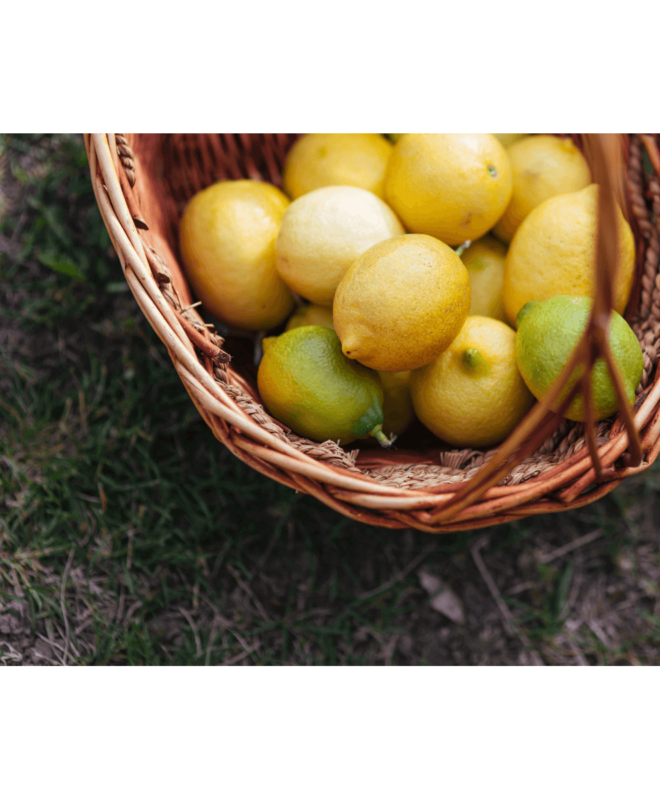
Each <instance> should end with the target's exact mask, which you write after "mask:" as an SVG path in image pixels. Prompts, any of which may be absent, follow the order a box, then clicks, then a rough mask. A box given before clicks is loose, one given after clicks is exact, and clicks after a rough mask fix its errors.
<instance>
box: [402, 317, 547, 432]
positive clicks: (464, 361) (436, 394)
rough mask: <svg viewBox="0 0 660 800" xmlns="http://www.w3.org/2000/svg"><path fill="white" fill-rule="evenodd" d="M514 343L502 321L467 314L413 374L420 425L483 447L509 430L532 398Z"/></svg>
mask: <svg viewBox="0 0 660 800" xmlns="http://www.w3.org/2000/svg"><path fill="white" fill-rule="evenodd" d="M515 341H516V334H515V333H514V331H512V330H511V328H509V326H508V325H505V324H504V323H503V322H500V321H499V320H495V319H490V318H488V317H468V318H467V319H466V320H465V324H464V325H463V327H462V328H461V332H460V333H459V334H458V336H457V337H456V338H455V339H454V341H453V342H452V343H451V344H450V345H449V347H448V348H447V349H446V350H445V352H444V353H442V354H441V355H440V356H438V358H436V360H435V361H433V363H431V364H428V365H427V366H425V367H422V368H421V369H417V370H415V371H414V372H413V374H412V382H411V385H412V400H413V405H414V407H415V412H416V414H417V416H418V418H419V419H420V420H421V421H422V423H423V424H424V425H426V427H427V428H428V429H429V430H430V431H432V432H433V433H434V434H435V435H436V436H438V437H439V438H440V439H443V440H444V441H445V442H448V443H449V444H452V445H455V446H456V447H488V446H490V445H493V444H497V442H500V441H501V440H502V439H504V438H505V437H506V436H507V435H508V434H509V433H511V431H512V430H513V429H514V428H515V426H516V425H517V424H518V422H519V421H520V420H521V419H522V418H523V417H524V416H525V414H526V413H527V411H528V410H529V408H530V407H531V405H532V403H533V402H534V398H533V396H532V394H531V393H530V391H529V389H528V388H527V387H526V386H525V382H524V381H523V379H522V378H521V376H520V373H519V372H518V368H517V367H516V359H515Z"/></svg>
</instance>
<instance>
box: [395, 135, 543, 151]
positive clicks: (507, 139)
mask: <svg viewBox="0 0 660 800" xmlns="http://www.w3.org/2000/svg"><path fill="white" fill-rule="evenodd" d="M385 135H386V136H389V138H390V139H391V140H392V141H393V142H394V144H396V143H397V142H398V141H399V139H400V138H401V137H402V136H405V135H406V134H405V133H386V134H385ZM493 136H494V137H495V138H496V139H497V140H498V141H499V142H501V143H502V145H503V146H504V147H505V148H509V147H511V145H512V144H515V143H516V142H519V141H520V140H521V139H524V138H526V137H527V136H531V134H530V133H494V134H493Z"/></svg>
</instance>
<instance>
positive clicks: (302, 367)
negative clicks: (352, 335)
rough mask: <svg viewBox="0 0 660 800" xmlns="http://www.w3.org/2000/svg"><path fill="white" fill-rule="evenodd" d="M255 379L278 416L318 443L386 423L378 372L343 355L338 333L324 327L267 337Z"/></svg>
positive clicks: (363, 432)
mask: <svg viewBox="0 0 660 800" xmlns="http://www.w3.org/2000/svg"><path fill="white" fill-rule="evenodd" d="M257 383H258V386H259V392H260V394H261V397H262V399H263V401H264V405H265V406H266V408H267V409H268V411H269V412H270V413H271V414H272V415H273V416H274V417H275V418H276V419H278V420H280V422H283V423H284V424H285V425H287V426H288V427H290V428H291V429H292V430H293V431H295V432H296V433H297V434H299V435H300V436H306V437H308V438H309V439H314V440H316V441H318V442H323V441H326V440H328V439H332V440H333V441H335V442H337V441H338V442H339V443H340V444H348V443H349V442H352V441H353V440H354V439H358V438H364V437H366V436H368V435H369V433H370V431H372V430H373V429H374V428H375V427H376V426H378V425H382V422H383V389H382V387H381V384H380V380H379V379H378V375H377V374H376V373H375V372H373V371H372V370H369V369H367V368H366V367H363V366H362V365H361V364H357V363H356V362H355V361H350V360H349V359H348V358H345V357H344V356H343V355H342V352H341V345H340V343H339V339H338V338H337V334H336V333H335V332H334V331H332V330H329V329H328V328H324V327H322V326H320V325H311V326H304V327H301V328H294V329H293V330H290V331H287V332H286V333H283V334H282V335H281V336H278V337H276V338H275V337H270V338H268V339H264V356H263V358H262V360H261V364H260V365H259V372H258V374H257Z"/></svg>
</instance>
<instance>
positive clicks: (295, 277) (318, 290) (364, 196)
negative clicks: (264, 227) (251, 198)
mask: <svg viewBox="0 0 660 800" xmlns="http://www.w3.org/2000/svg"><path fill="white" fill-rule="evenodd" d="M404 232H405V231H404V229H403V226H402V225H401V223H400V222H399V220H398V219H397V218H396V215H395V214H394V212H393V211H392V210H391V209H390V208H389V206H387V205H386V204H385V203H384V202H383V201H382V200H381V199H380V198H378V197H376V195H375V194H373V193H372V192H368V191H367V190H366V189H358V188H357V187H355V186H326V187H325V188H323V189H315V190H314V191H313V192H309V194H306V195H303V197H299V198H298V199H297V200H294V201H293V203H291V205H290V206H289V208H288V209H287V210H286V212H285V214H284V217H283V218H282V224H281V226H280V230H279V233H278V236H277V241H276V242H275V252H276V254H277V270H278V272H279V274H280V276H281V278H282V280H283V281H284V282H285V283H286V284H287V285H288V286H290V287H291V288H292V289H293V291H294V292H297V293H298V294H299V295H302V297H304V298H306V299H307V300H310V301H311V302H312V303H318V304H319V305H324V306H331V305H332V299H333V297H334V296H335V291H336V289H337V286H338V285H339V281H340V280H341V279H342V278H343V276H344V273H345V272H346V270H347V269H348V268H349V267H350V266H351V264H352V263H353V262H354V261H355V259H356V258H357V257H358V256H360V255H362V253H364V251H365V250H368V249H369V248H370V247H371V246H372V245H374V244H376V242H381V241H382V240H383V239H390V238H391V237H392V236H400V235H401V234H403V233H404Z"/></svg>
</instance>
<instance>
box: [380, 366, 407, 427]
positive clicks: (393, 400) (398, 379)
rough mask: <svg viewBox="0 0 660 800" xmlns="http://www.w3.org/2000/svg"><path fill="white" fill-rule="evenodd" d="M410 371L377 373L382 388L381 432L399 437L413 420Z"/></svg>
mask: <svg viewBox="0 0 660 800" xmlns="http://www.w3.org/2000/svg"><path fill="white" fill-rule="evenodd" d="M411 375H412V373H411V372H410V370H407V371H406V372H379V373H378V377H379V378H380V382H381V385H382V387H383V418H384V422H383V431H384V432H385V433H386V434H387V435H388V436H390V435H392V434H394V435H395V436H400V435H401V434H402V433H403V432H404V431H405V430H406V429H407V428H408V427H410V424H411V423H412V421H413V420H414V419H415V410H414V409H413V404H412V397H411V394H410V377H411Z"/></svg>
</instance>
